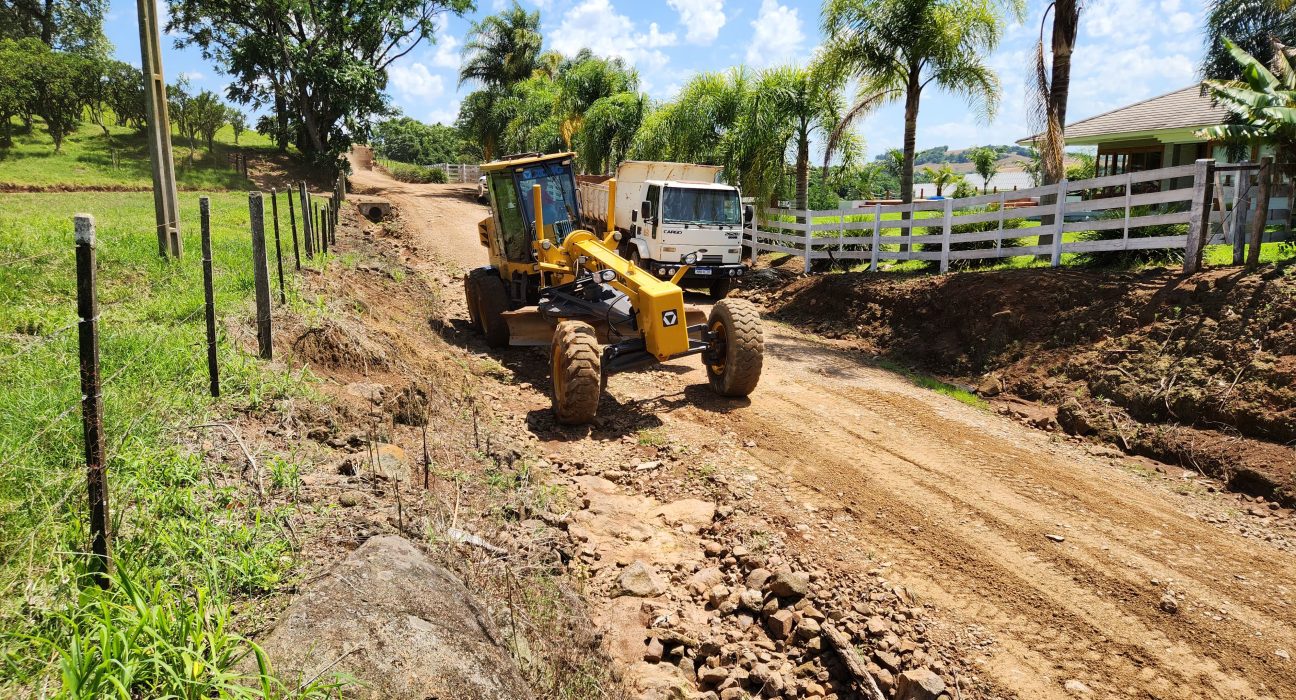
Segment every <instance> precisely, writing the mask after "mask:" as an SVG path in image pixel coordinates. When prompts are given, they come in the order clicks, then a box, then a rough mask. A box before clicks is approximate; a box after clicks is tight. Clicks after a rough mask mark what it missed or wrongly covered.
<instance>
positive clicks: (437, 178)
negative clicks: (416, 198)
mask: <svg viewBox="0 0 1296 700" xmlns="http://www.w3.org/2000/svg"><path fill="white" fill-rule="evenodd" d="M386 167H387V172H389V173H391V176H392V177H394V178H396V179H397V180H400V181H401V182H412V183H416V184H427V183H437V184H445V182H446V174H445V171H444V170H441V169H440V168H425V167H423V166H421V165H412V164H410V163H400V162H396V161H391V162H389V163H388V164H387V166H386Z"/></svg>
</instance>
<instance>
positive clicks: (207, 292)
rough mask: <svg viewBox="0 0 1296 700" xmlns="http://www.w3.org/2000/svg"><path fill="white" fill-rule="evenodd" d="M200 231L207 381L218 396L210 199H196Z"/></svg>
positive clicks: (218, 372)
mask: <svg viewBox="0 0 1296 700" xmlns="http://www.w3.org/2000/svg"><path fill="white" fill-rule="evenodd" d="M198 213H199V219H200V221H199V225H200V228H201V230H202V268H203V301H204V306H205V307H206V309H205V310H206V312H207V313H206V315H207V380H208V385H209V389H210V391H211V395H212V396H213V397H216V396H220V365H219V364H218V363H217V362H216V293H215V284H214V280H213V275H212V244H211V199H210V198H208V197H199V198H198Z"/></svg>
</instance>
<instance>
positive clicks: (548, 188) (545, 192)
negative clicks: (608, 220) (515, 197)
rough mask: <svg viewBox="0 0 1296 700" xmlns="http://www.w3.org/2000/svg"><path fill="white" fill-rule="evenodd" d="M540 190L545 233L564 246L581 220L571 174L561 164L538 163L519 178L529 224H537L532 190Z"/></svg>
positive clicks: (526, 169) (524, 171) (527, 168)
mask: <svg viewBox="0 0 1296 700" xmlns="http://www.w3.org/2000/svg"><path fill="white" fill-rule="evenodd" d="M535 185H539V186H540V201H541V204H542V206H543V207H544V225H545V229H546V230H548V231H551V232H552V233H553V234H554V237H555V238H557V239H558V241H559V242H561V241H562V240H563V239H564V238H566V237H567V234H569V233H571V232H572V230H573V229H574V225H575V223H576V222H577V221H579V220H580V210H579V209H578V208H577V205H576V187H575V183H573V182H572V176H571V170H570V169H569V168H568V167H566V166H564V165H562V164H561V163H538V164H536V165H531V166H527V167H526V168H525V169H523V171H522V172H521V173H519V177H518V190H519V192H518V194H519V195H520V198H521V200H522V207H523V210H524V211H525V212H526V218H527V221H528V223H529V224H534V223H535V209H534V206H533V202H534V199H532V195H531V188H532V187H534V186H535Z"/></svg>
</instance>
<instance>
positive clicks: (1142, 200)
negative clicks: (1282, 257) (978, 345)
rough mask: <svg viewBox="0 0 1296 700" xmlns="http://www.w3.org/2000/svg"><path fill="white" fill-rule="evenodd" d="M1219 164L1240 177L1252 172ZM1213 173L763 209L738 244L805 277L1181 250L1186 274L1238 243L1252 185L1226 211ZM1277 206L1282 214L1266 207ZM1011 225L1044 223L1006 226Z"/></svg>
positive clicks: (1187, 169) (1274, 215)
mask: <svg viewBox="0 0 1296 700" xmlns="http://www.w3.org/2000/svg"><path fill="white" fill-rule="evenodd" d="M1224 167H1227V168H1229V169H1233V170H1238V171H1240V172H1243V173H1246V172H1249V171H1248V168H1249V169H1250V170H1251V171H1253V170H1255V169H1256V168H1258V166H1247V165H1241V166H1223V167H1222V168H1221V169H1223V168H1224ZM1215 175H1216V174H1215V164H1214V161H1212V160H1201V161H1198V162H1197V163H1195V164H1193V165H1181V166H1175V167H1170V168H1161V169H1159V170H1149V171H1145V172H1138V173H1126V174H1122V175H1109V176H1105V177H1098V178H1092V179H1088V180H1080V181H1076V182H1068V181H1066V180H1064V181H1062V182H1060V183H1058V184H1056V185H1048V186H1044V187H1034V188H1030V189H1026V190H1017V191H1013V192H1001V193H997V194H985V195H979V196H976V197H968V198H964V199H944V200H929V201H917V202H913V203H911V204H864V203H858V202H852V203H850V206H848V207H847V208H843V209H832V210H826V211H815V210H795V209H768V210H765V211H764V212H762V215H761V217H760V218H759V219H758V221H756V222H754V223H753V225H752V226H749V227H748V228H747V229H746V231H745V232H744V244H745V245H747V246H749V247H750V248H752V249H753V251H755V252H767V251H768V252H778V253H786V254H789V255H796V256H800V257H802V258H804V260H805V270H806V272H809V271H810V266H811V264H812V262H813V261H814V260H823V259H834V260H868V261H869V269H870V270H877V268H878V263H879V261H882V260H929V261H938V262H939V263H940V269H941V271H942V272H945V271H948V270H949V267H950V263H951V262H952V261H958V260H976V259H987V258H1005V257H1013V256H1019V255H1041V256H1042V255H1047V256H1049V257H1050V259H1051V261H1052V264H1053V266H1055V267H1056V266H1058V265H1059V264H1061V261H1062V255H1063V254H1064V253H1093V252H1100V251H1120V250H1139V249H1152V248H1174V249H1183V250H1185V253H1186V254H1185V268H1186V269H1190V270H1195V269H1196V268H1197V266H1199V265H1200V258H1201V249H1202V248H1203V247H1204V246H1205V245H1206V244H1207V243H1214V242H1220V241H1224V242H1234V241H1236V240H1238V237H1239V236H1241V237H1242V238H1245V236H1246V233H1245V232H1246V231H1247V230H1249V228H1247V226H1248V224H1247V222H1246V220H1245V218H1246V213H1247V209H1246V203H1248V202H1254V200H1256V199H1257V197H1256V196H1255V194H1254V193H1255V192H1256V191H1258V190H1259V188H1258V187H1253V188H1250V190H1249V192H1250V193H1251V194H1245V193H1244V194H1243V195H1242V197H1241V198H1240V199H1239V198H1238V197H1234V199H1235V200H1237V201H1235V202H1234V207H1232V210H1231V211H1229V207H1228V205H1227V204H1225V203H1224V200H1223V199H1222V198H1220V197H1215V196H1214V186H1215V184H1216V177H1215ZM1241 189H1242V188H1241V187H1239V188H1236V190H1241ZM1289 189H1290V188H1289ZM1279 203H1281V204H1282V205H1283V206H1284V208H1282V209H1278V208H1275V207H1274V205H1275V204H1279ZM1287 206H1289V205H1287V204H1286V203H1285V202H1281V201H1280V200H1279V199H1277V198H1272V199H1271V200H1270V202H1269V207H1268V217H1267V221H1268V223H1270V224H1275V225H1282V226H1284V227H1285V230H1284V232H1283V233H1282V234H1279V235H1272V234H1271V235H1270V236H1269V237H1267V238H1266V240H1279V239H1282V238H1284V237H1285V236H1287V235H1290V231H1289V229H1290V226H1288V225H1287V224H1288V219H1289V218H1290V212H1289V210H1288V209H1287V208H1285V207H1287ZM1254 207H1255V205H1254V204H1253V205H1252V208H1254ZM1021 219H1039V220H1042V221H1046V222H1048V223H1047V224H1042V225H1040V226H1038V227H1027V228H1014V227H1013V226H1014V225H1015V224H1018V223H1020V221H1019V220H1021ZM1154 226H1155V227H1165V226H1175V227H1176V228H1178V229H1180V230H1182V233H1178V232H1175V233H1166V231H1165V229H1164V228H1160V229H1148V227H1154ZM1081 231H1110V232H1113V233H1112V234H1109V235H1110V236H1111V237H1110V238H1103V239H1095V240H1074V238H1075V236H1074V235H1072V236H1068V235H1067V234H1074V233H1077V232H1081ZM1117 231H1119V233H1120V236H1119V237H1116V236H1115V232H1117ZM1059 234H1060V235H1059ZM1149 234H1150V235H1149ZM1019 239H1035V244H1034V245H1022V244H1021V243H1022V241H1021V240H1019Z"/></svg>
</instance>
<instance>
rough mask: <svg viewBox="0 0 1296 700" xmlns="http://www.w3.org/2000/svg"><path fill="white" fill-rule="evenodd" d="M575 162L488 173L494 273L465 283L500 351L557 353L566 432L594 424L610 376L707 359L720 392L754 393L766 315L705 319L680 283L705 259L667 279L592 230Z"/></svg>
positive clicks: (553, 159)
mask: <svg viewBox="0 0 1296 700" xmlns="http://www.w3.org/2000/svg"><path fill="white" fill-rule="evenodd" d="M574 159H575V154H574V153H557V154H553V155H545V156H542V155H539V154H526V155H521V156H511V157H508V158H505V159H503V160H499V161H493V162H491V163H487V164H485V165H483V166H482V168H481V169H482V172H483V173H484V174H485V175H486V178H487V183H486V189H487V191H488V193H489V196H490V202H491V216H490V217H488V218H487V219H485V220H483V221H482V222H481V223H480V224H478V234H479V236H480V238H481V244H482V245H483V246H485V247H486V248H487V250H489V252H490V264H489V265H488V266H486V267H480V268H477V269H475V270H473V271H471V272H469V273H468V274H467V275H466V276H465V277H464V293H465V296H466V298H467V301H468V314H469V318H470V320H471V322H472V325H473V327H474V328H475V329H476V330H478V331H479V332H481V333H482V334H483V335H484V336H485V339H486V342H487V344H489V345H490V346H492V347H504V346H507V345H549V346H551V350H550V371H551V376H552V384H553V391H552V394H553V406H554V413H555V415H556V416H557V418H558V420H559V421H560V422H563V423H571V424H579V423H588V422H590V421H591V420H593V419H594V416H595V414H596V412H597V410H598V403H599V397H600V394H601V393H602V389H603V385H604V380H605V378H606V376H607V375H608V374H610V373H613V372H620V371H625V370H630V369H637V368H640V367H644V366H647V365H651V364H655V363H658V362H665V361H668V360H672V359H675V358H679V357H685V356H688V355H701V356H702V360H703V364H704V365H705V366H706V371H707V377H708V379H709V381H710V384H711V387H712V388H713V389H714V390H715V391H716V392H717V393H719V394H721V395H723V396H747V395H748V394H750V393H751V392H752V391H753V390H754V389H755V388H756V384H757V382H758V381H759V380H760V373H761V365H762V363H763V355H764V340H763V335H762V333H761V328H760V317H759V314H757V312H756V309H755V307H754V306H752V305H751V304H750V303H749V302H746V301H743V300H739V299H725V300H722V301H721V302H719V303H717V304H716V305H715V306H714V307H713V308H712V309H711V312H710V314H709V315H704V314H703V312H702V311H701V310H700V309H696V308H692V307H689V306H686V305H685V303H684V291H683V290H682V289H681V288H680V287H679V284H678V283H679V281H680V279H682V277H683V276H684V275H685V274H687V272H688V268H689V266H691V265H692V264H694V263H696V262H697V261H696V259H686V260H685V261H684V263H685V264H684V265H683V266H682V267H681V268H680V270H679V271H678V272H676V273H675V275H674V276H673V277H672V278H671V279H670V280H662V279H658V278H657V277H655V276H654V275H652V274H650V273H648V272H647V271H645V270H642V269H640V268H638V267H636V266H635V265H634V264H632V263H631V262H630V261H629V260H626V259H625V258H623V257H621V256H620V255H619V254H618V253H617V252H616V251H617V247H618V242H619V241H620V238H621V234H620V233H618V232H616V231H614V230H609V231H607V232H604V233H602V234H599V233H595V232H592V231H588V230H584V229H583V228H581V225H580V223H579V222H581V221H582V217H581V211H580V202H579V201H578V199H577V196H576V181H575V177H574V176H573V173H572V162H573V161H574ZM609 187H611V188H613V189H615V187H616V181H615V180H611V181H609ZM609 201H610V202H612V201H615V199H614V198H609ZM607 220H608V221H609V222H611V221H614V219H613V217H612V216H610V215H609V216H608V217H607ZM609 228H610V227H609ZM692 257H695V256H692Z"/></svg>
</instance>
